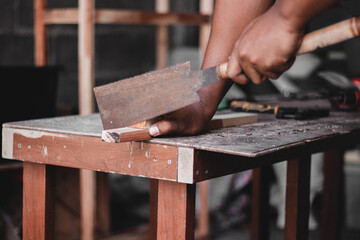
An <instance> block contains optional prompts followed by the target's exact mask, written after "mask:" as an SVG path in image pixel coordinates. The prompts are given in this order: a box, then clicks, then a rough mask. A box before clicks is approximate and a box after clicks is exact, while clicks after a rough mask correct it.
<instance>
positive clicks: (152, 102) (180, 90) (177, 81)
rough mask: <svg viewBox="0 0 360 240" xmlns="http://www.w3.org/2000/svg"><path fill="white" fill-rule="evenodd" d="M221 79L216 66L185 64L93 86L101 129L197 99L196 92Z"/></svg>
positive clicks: (145, 118)
mask: <svg viewBox="0 0 360 240" xmlns="http://www.w3.org/2000/svg"><path fill="white" fill-rule="evenodd" d="M219 80H221V79H220V78H219V77H217V74H216V67H213V68H209V69H205V70H201V71H194V72H191V71H190V63H189V62H187V63H184V64H180V65H176V66H173V67H169V68H165V69H162V70H158V71H153V72H149V73H146V74H142V75H139V76H136V77H133V78H129V79H124V80H120V81H117V82H115V83H111V84H107V85H104V86H101V87H96V88H94V92H95V97H96V101H97V104H98V107H99V112H100V116H101V120H102V122H103V126H104V129H114V128H121V127H127V126H130V125H132V124H136V123H139V122H141V121H144V120H148V119H151V118H155V117H157V116H160V115H163V114H166V113H169V112H172V111H175V110H178V109H180V108H182V107H185V106H187V105H190V104H192V103H195V102H198V101H199V100H200V99H199V96H198V94H197V91H198V90H199V89H200V88H203V87H205V86H208V85H210V84H212V83H215V82H217V81H219Z"/></svg>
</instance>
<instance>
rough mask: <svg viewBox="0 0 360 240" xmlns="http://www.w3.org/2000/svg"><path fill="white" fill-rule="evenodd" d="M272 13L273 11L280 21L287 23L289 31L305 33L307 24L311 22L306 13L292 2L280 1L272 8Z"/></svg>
mask: <svg viewBox="0 0 360 240" xmlns="http://www.w3.org/2000/svg"><path fill="white" fill-rule="evenodd" d="M270 11H272V12H273V14H274V15H275V16H276V17H277V18H278V19H279V20H280V21H282V22H283V23H285V24H286V25H287V26H288V27H289V29H292V30H294V31H303V30H304V29H305V25H306V23H307V22H308V21H309V19H308V16H307V15H306V14H304V11H302V10H301V9H299V7H298V6H297V4H294V3H293V2H292V1H284V0H278V1H276V3H275V4H274V5H273V6H272V7H271V10H270Z"/></svg>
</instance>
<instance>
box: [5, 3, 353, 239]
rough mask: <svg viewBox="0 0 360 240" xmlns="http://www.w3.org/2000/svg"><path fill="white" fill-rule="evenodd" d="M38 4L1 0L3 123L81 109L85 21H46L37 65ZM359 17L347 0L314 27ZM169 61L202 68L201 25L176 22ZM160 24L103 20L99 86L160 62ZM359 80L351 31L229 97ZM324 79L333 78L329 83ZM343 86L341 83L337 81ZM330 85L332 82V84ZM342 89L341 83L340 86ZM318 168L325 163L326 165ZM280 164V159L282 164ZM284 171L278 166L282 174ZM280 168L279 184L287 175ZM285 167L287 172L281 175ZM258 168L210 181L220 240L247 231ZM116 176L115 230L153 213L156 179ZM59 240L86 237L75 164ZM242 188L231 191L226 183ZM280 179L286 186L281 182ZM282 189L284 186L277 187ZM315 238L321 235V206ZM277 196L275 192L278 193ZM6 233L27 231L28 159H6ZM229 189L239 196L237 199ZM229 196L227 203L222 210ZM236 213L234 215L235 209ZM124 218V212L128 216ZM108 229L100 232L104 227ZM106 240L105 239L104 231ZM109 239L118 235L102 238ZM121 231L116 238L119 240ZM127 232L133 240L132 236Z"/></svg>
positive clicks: (61, 186)
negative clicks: (41, 61) (43, 56)
mask: <svg viewBox="0 0 360 240" xmlns="http://www.w3.org/2000/svg"><path fill="white" fill-rule="evenodd" d="M77 6H78V1H76V0H48V8H75V7H77ZM96 8H111V9H133V10H145V11H154V10H155V1H151V0H134V1H130V0H98V1H96ZM33 10H34V6H33V1H32V0H1V1H0V73H1V75H0V79H1V81H0V84H1V85H0V89H1V101H0V104H1V109H2V111H1V114H0V115H1V117H0V120H1V123H3V122H8V121H17V120H26V119H34V118H43V117H54V116H63V115H71V114H78V112H79V109H78V48H77V45H78V37H77V36H78V29H77V26H75V25H51V26H50V27H49V28H48V36H49V37H48V43H49V49H48V59H49V65H48V66H47V67H46V68H41V69H38V68H35V67H34V66H35V62H34V28H33V25H34V20H33V19H34V14H33ZM170 10H171V11H174V12H198V11H199V1H198V0H182V1H179V0H172V1H170ZM353 16H360V2H359V1H358V0H341V1H339V3H338V4H337V5H336V6H334V7H333V8H332V9H330V10H329V11H327V12H326V13H324V14H322V15H320V16H318V17H317V18H315V19H314V20H313V21H311V22H310V24H309V25H308V29H307V30H308V31H313V30H316V29H319V28H321V27H325V26H327V25H330V24H333V23H336V22H339V21H341V20H345V19H347V18H350V17H353ZM168 37H169V51H168V64H169V65H174V64H177V63H181V62H184V61H191V62H192V67H193V68H194V69H199V68H200V66H201V58H202V55H203V53H202V52H201V49H200V48H199V27H198V26H180V25H179V26H170V27H169V33H168ZM155 45H156V27H155V26H153V25H97V26H96V28H95V85H102V84H106V83H110V82H113V81H116V80H119V79H124V78H127V77H131V76H135V75H138V74H142V73H144V72H148V71H151V70H154V69H156V56H155V55H156V49H155ZM342 79H346V81H349V82H351V83H353V82H356V81H357V80H358V79H360V39H359V38H356V39H352V40H349V41H346V42H343V43H340V44H337V45H335V46H331V47H328V48H326V49H321V50H318V51H316V52H314V53H312V54H308V55H305V56H302V57H301V58H299V59H298V60H297V61H296V62H295V64H294V67H293V68H292V69H290V70H289V72H287V73H285V74H284V75H283V76H282V77H281V78H280V79H279V80H278V81H267V82H265V83H264V84H262V85H261V86H255V85H253V84H248V85H246V86H239V85H234V87H233V88H232V89H231V90H230V92H229V94H228V95H227V96H226V99H225V108H226V101H229V100H232V99H243V98H245V99H249V98H251V99H256V98H261V97H264V96H269V95H276V96H283V97H289V96H295V98H299V97H303V95H304V92H305V93H306V92H307V93H312V92H316V93H319V91H318V90H319V86H321V87H323V88H325V90H326V88H327V87H329V88H330V85H331V84H330V83H329V82H331V80H332V81H333V82H334V81H335V82H339V81H340V82H341V80H342ZM324 81H325V82H326V84H328V85H326V84H325V85H324ZM335 85H336V84H335ZM331 87H334V86H333V85H332V86H331ZM339 88H340V89H341V86H340V87H339ZM358 155H359V154H358V151H357V149H354V151H349V152H348V154H347V155H346V156H347V158H346V159H347V163H346V165H345V173H346V180H347V181H346V189H347V190H346V196H347V198H346V199H347V201H346V209H347V211H345V212H346V213H347V214H346V216H344V228H345V229H346V231H345V235H344V237H343V239H360V225H359V223H360V207H359V206H360V205H359V204H358V202H359V201H360V194H359V193H357V192H356V191H353V190H354V189H359V185H360V160H359V156H358ZM319 168H320V167H319ZM278 169H280V170H279V171H280V172H281V167H279V168H278ZM279 171H278V172H279ZM276 172H277V171H276V170H275V171H274V179H273V181H274V183H276V182H277V181H279V179H278V178H279V175H276ZM280 175H281V173H280ZM249 176H251V173H243V174H240V175H237V176H228V177H224V178H220V179H217V180H214V181H213V183H211V184H210V194H211V195H210V197H209V199H211V200H210V209H209V211H210V212H211V221H212V223H211V233H212V238H214V239H235V238H238V237H242V236H243V237H245V239H246V237H248V235H247V227H248V223H249V219H250V218H251V216H249V207H250V206H249V202H250V200H249V198H250V197H251V192H250V191H249V185H250V184H251V177H249ZM105 178H107V179H109V189H110V193H111V197H110V203H109V204H110V206H111V207H110V209H111V212H110V216H111V221H110V222H111V225H110V231H111V232H112V233H117V232H121V231H123V230H125V229H128V228H133V227H137V226H142V225H143V224H146V223H147V221H148V190H149V187H148V181H147V180H146V179H141V178H133V177H132V178H129V177H126V176H119V175H106V176H105ZM56 179H57V188H56V239H80V236H79V233H80V222H79V216H80V213H79V209H80V207H79V185H78V184H79V176H78V172H77V171H76V170H73V169H66V168H63V169H61V168H60V169H59V170H58V171H57V173H56ZM230 185H232V186H237V187H236V188H235V189H237V190H236V191H235V192H231V193H230V192H227V191H226V190H224V189H228V186H230ZM280 185H281V184H280ZM273 191H275V192H276V189H275V190H273ZM316 193H317V194H315V195H316V196H315V197H314V204H313V207H314V209H315V210H314V221H315V223H314V224H315V225H313V226H312V230H314V231H312V232H310V235H311V239H317V237H318V235H317V232H316V230H317V222H316V221H318V219H317V218H316V209H317V208H318V206H317V204H318V202H317V198H316V197H319V196H321V189H320V190H316ZM274 194H276V193H274ZM0 196H1V197H0V239H4V240H17V239H21V208H22V206H21V203H22V165H21V163H18V162H14V161H11V162H10V161H6V160H4V159H2V160H1V161H0ZM229 196H231V197H229ZM224 202H226V204H225V205H226V206H227V207H226V209H224V206H225V205H224ZM278 204H279V203H278V201H277V200H276V199H273V206H274V211H273V212H272V215H271V216H272V219H273V220H274V226H273V229H274V231H273V232H272V234H273V235H272V237H273V239H280V238H281V234H282V232H281V229H282V227H283V226H282V223H281V222H277V221H278V219H279V212H278V211H277V210H276V209H277V207H278ZM231 211H233V212H234V211H235V212H236V213H235V214H232V213H231V214H230V212H231ZM124 219H125V220H124ZM99 231H100V230H99ZM99 239H100V238H99ZM102 239H110V237H109V238H105V237H103V238H102ZM111 239H117V238H111ZM122 239H132V238H130V237H127V238H122Z"/></svg>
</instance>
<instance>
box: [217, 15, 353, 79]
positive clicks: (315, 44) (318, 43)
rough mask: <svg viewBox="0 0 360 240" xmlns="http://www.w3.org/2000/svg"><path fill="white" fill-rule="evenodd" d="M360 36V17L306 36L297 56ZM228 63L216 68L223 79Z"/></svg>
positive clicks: (225, 75)
mask: <svg viewBox="0 0 360 240" xmlns="http://www.w3.org/2000/svg"><path fill="white" fill-rule="evenodd" d="M359 35H360V17H354V18H350V19H348V20H345V21H342V22H339V23H335V24H333V25H330V26H328V27H325V28H322V29H320V30H317V31H314V32H311V33H308V34H306V35H305V36H304V38H303V41H302V44H301V46H300V49H299V50H298V52H297V55H301V54H304V53H309V52H312V51H314V50H316V49H318V48H324V47H327V46H330V45H333V44H336V43H340V42H342V41H345V40H349V39H351V38H354V37H357V36H359ZM227 68H228V62H225V63H222V64H220V65H218V66H217V67H216V72H217V74H218V76H219V78H221V79H226V78H228V76H227Z"/></svg>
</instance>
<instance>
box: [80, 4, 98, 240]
mask: <svg viewBox="0 0 360 240" xmlns="http://www.w3.org/2000/svg"><path fill="white" fill-rule="evenodd" d="M94 13H95V2H94V0H79V16H78V17H79V26H78V32H79V37H78V59H79V90H78V91H79V113H80V114H81V115H84V114H90V113H93V112H94V110H95V99H94V96H93V88H94V86H95V65H94V62H95V59H94V52H95V50H94V48H95V44H94V42H95V34H94V23H95V20H94ZM95 193H96V173H95V172H92V171H89V170H84V169H80V201H81V239H83V240H93V239H94V232H95V209H96V207H95V205H96V199H95Z"/></svg>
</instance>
